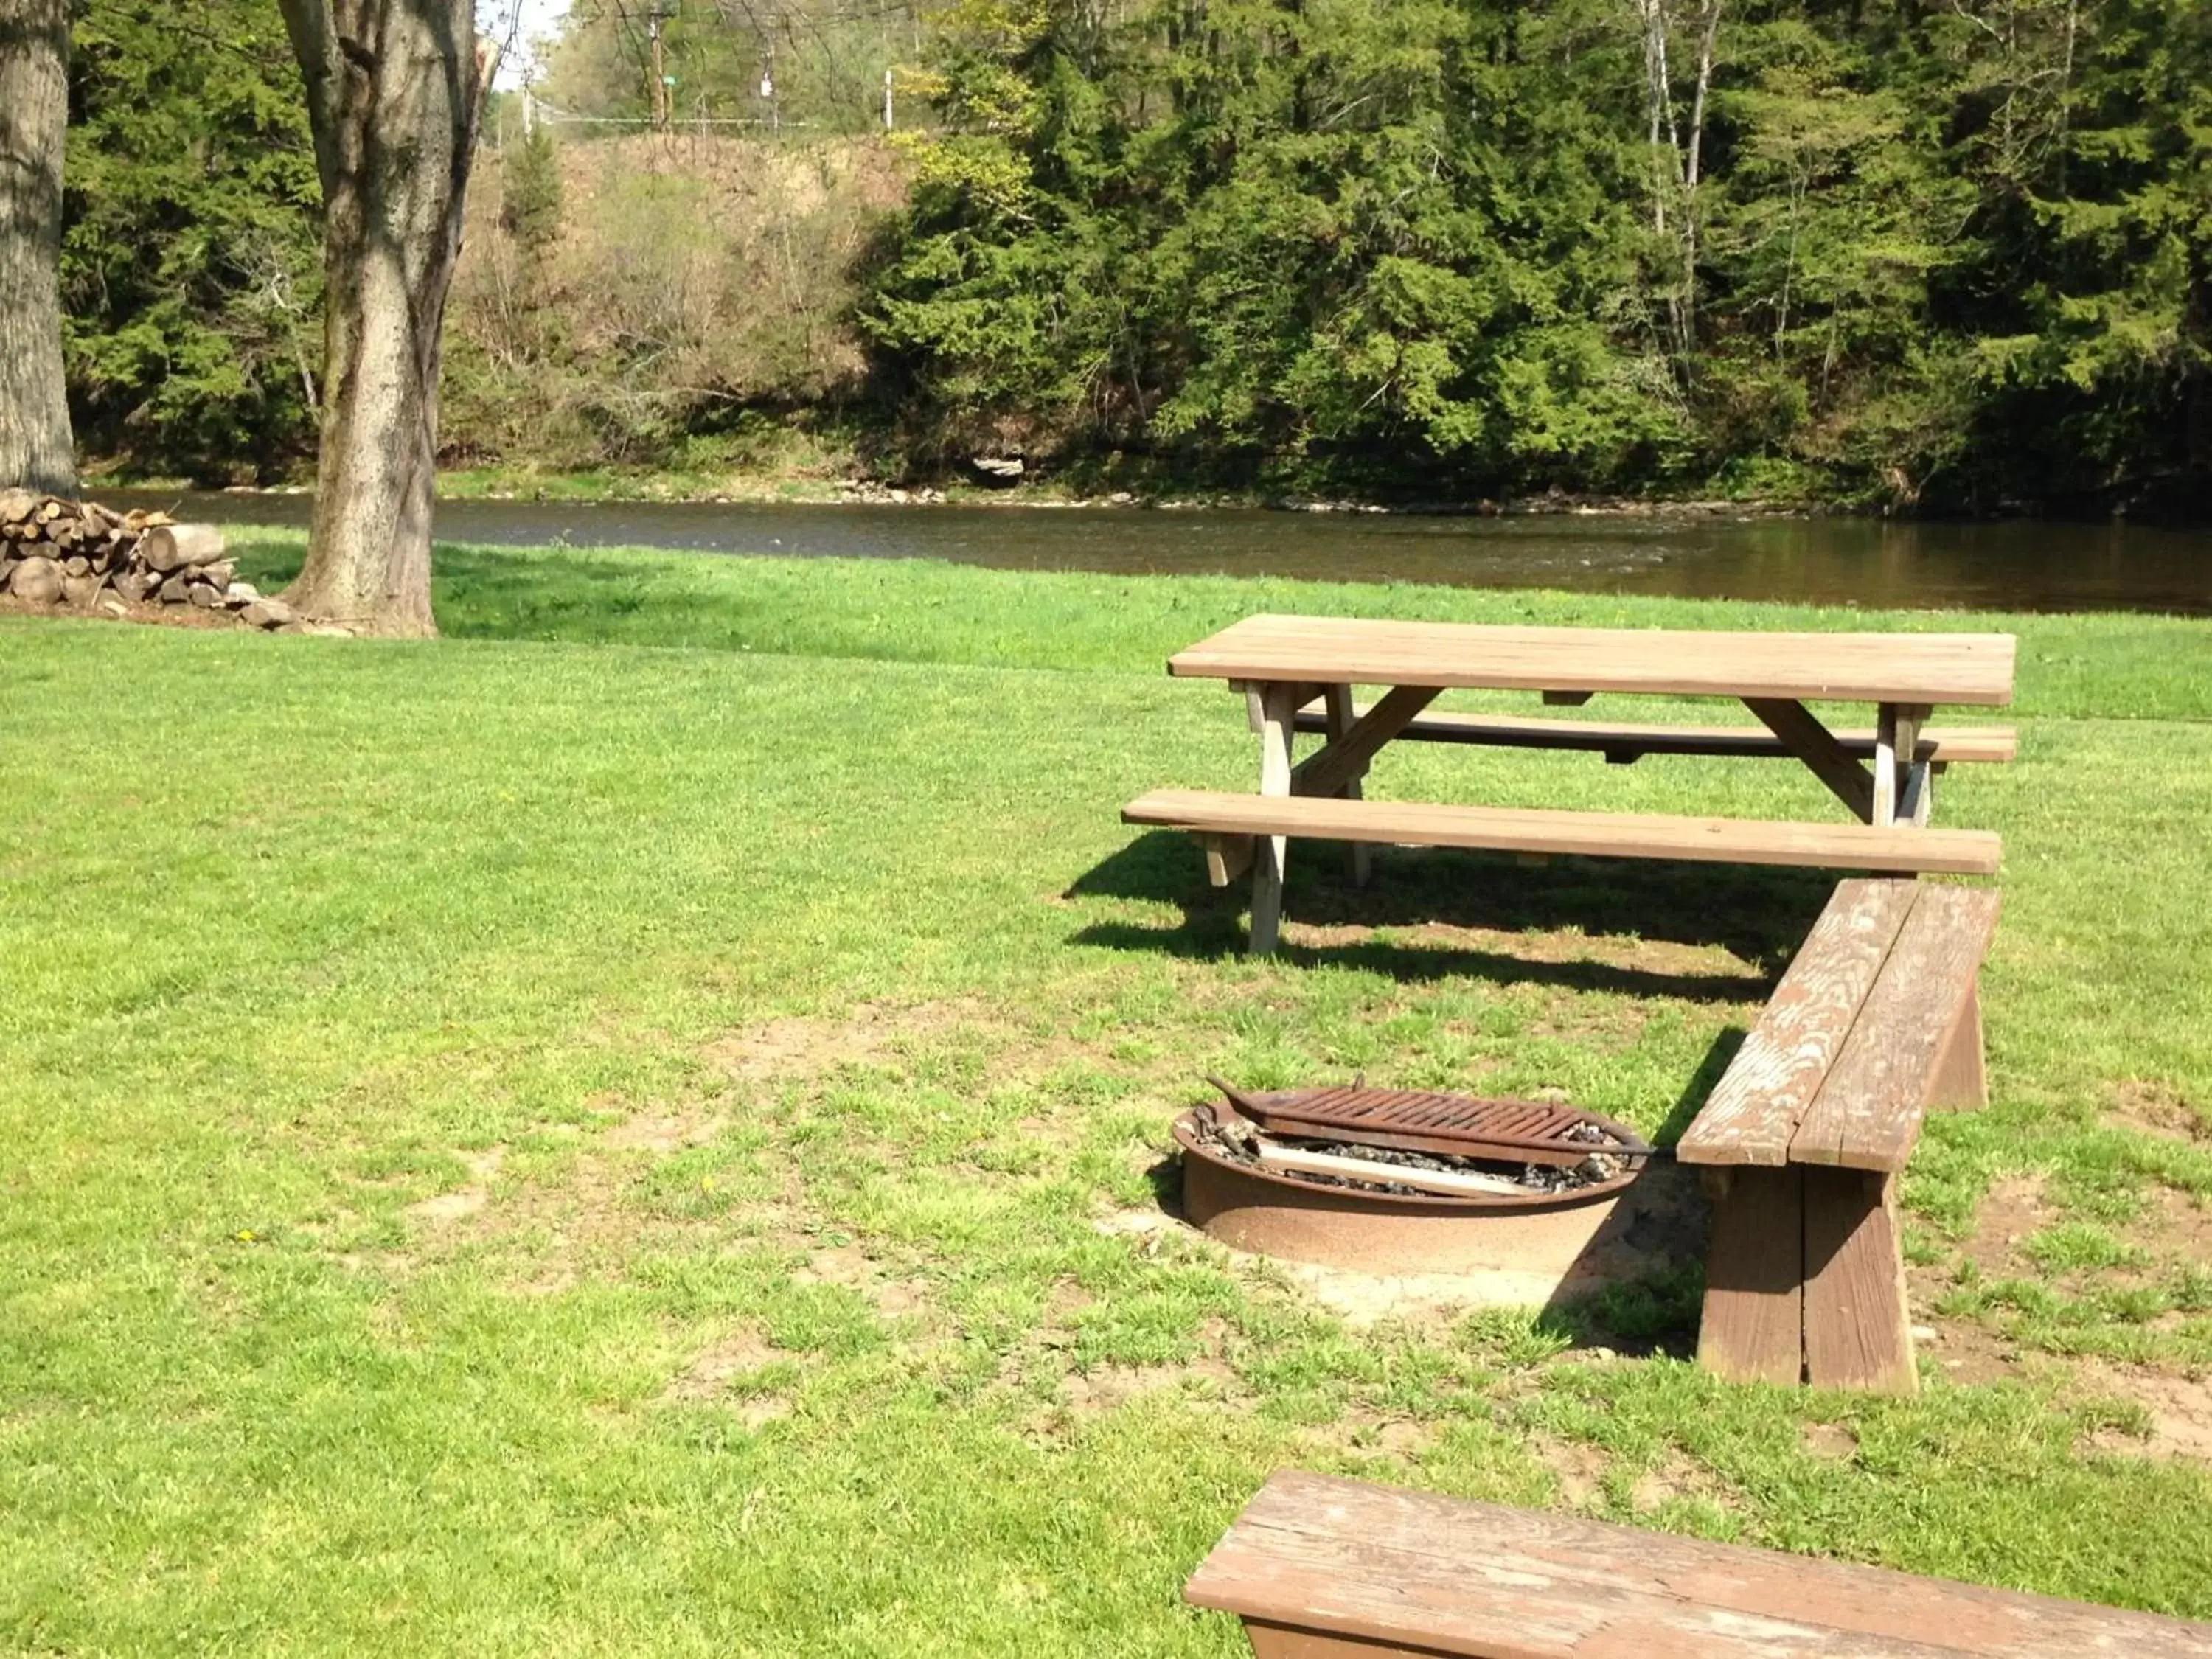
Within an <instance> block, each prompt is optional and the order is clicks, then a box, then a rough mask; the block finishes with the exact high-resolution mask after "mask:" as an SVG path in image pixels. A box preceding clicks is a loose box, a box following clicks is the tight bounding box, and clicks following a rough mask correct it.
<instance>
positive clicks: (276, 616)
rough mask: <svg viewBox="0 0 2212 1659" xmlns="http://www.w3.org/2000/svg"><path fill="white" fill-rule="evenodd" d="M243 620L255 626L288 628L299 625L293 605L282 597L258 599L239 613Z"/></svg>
mask: <svg viewBox="0 0 2212 1659" xmlns="http://www.w3.org/2000/svg"><path fill="white" fill-rule="evenodd" d="M238 615H239V618H240V621H242V622H246V623H251V624H252V626H253V627H255V628H275V629H288V628H296V627H297V626H299V619H298V618H297V617H295V616H294V615H293V614H292V607H291V606H290V605H287V604H285V603H284V601H283V600H282V599H256V600H254V601H253V603H252V604H251V605H247V606H246V609H245V610H243V611H240V612H239V613H238Z"/></svg>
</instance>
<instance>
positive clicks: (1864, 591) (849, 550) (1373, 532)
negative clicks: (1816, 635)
mask: <svg viewBox="0 0 2212 1659" xmlns="http://www.w3.org/2000/svg"><path fill="white" fill-rule="evenodd" d="M103 499H107V500H112V501H116V502H118V504H120V505H126V506H132V505H137V506H161V507H168V508H170V509H171V510H172V511H174V512H176V513H178V514H179V516H180V517H187V518H191V519H196V520H215V521H217V522H221V523H227V524H237V525H248V524H260V525H289V526H304V525H305V524H306V523H307V512H308V498H307V497H306V496H305V495H255V494H244V493H225V494H219V495H182V496H179V495H153V494H149V493H145V492H136V491H120V492H110V493H109V494H107V495H105V496H103ZM437 531H438V536H439V538H440V539H441V540H444V541H453V542H467V543H483V544H501V545H513V546H544V545H547V544H565V545H568V546H571V547H659V548H672V549H679V550H684V551H688V552H695V553H704V554H725V555H732V554H780V555H783V556H790V557H799V558H823V557H846V558H871V559H881V558H936V559H949V560H952V561H955V562H959V563H963V564H978V565H988V566H993V567H996V568H1010V569H1024V570H1098V571H1115V572H1130V573H1139V572H1141V573H1146V574H1195V573H1212V572H1222V573H1227V574H1239V575H1263V574H1264V575H1271V576H1295V577H1309V578H1314V579H1316V580H1327V581H1354V582H1389V581H1396V582H1425V583H1437V584H1443V585H1448V586H1462V587H1549V588H1565V589H1569V590H1571V591H1575V592H1601V593H1668V594H1680V595H1686V596H1692V597H1698V598H1705V599H1755V600H1797V601H1805V602H1809V603H1813V604H1818V605H1865V606H1869V607H1953V606H1958V607H1966V608H1975V609H1987V610H2005V611H2112V610H2125V611H2179V612H2188V613H2191V614H2196V615H2212V532H2204V531H2177V530H2163V529H2154V528H2151V527H2148V526H2137V525H2130V524H2125V523H2119V522H2112V523H2097V524H2072V523H2056V522H2045V521H2034V520H2001V521H1996V522H1984V523H1956V522H1948V521H1927V522H1911V521H1893V520H1875V519H1850V518H1814V519H1745V520H1730V519H1716V518H1706V517H1699V516H1692V515H1680V516H1675V515H1660V516H1654V517H1649V518H1645V517H1629V516H1597V515H1590V516H1583V515H1575V514H1566V515H1559V516H1544V517H1511V518H1473V517H1467V518H1447V517H1425V516H1417V515H1413V514H1397V513H1342V512H1338V513H1279V512H1262V511H1258V510H1245V509H1231V508H1204V509H1194V510H1190V511H1172V510H1160V511H1150V510H1145V509H1141V508H1075V507H999V506H986V507H949V506H908V507H898V506H877V505H851V506H839V505H827V506H781V505H758V504H750V503H748V504H740V505H717V504H710V503H660V502H642V503H640V502H626V501H611V502H605V503H556V502H544V501H447V502H442V503H441V504H440V506H439V508H438V521H437Z"/></svg>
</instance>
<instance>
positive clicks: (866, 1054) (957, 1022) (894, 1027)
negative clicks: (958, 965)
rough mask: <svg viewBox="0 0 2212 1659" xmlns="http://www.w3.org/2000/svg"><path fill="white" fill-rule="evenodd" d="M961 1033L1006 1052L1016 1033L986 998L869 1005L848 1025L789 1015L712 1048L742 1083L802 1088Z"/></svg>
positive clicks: (845, 1019) (710, 1054)
mask: <svg viewBox="0 0 2212 1659" xmlns="http://www.w3.org/2000/svg"><path fill="white" fill-rule="evenodd" d="M956 1032H969V1033H980V1034H983V1035H985V1036H988V1037H989V1038H991V1039H992V1042H993V1046H994V1048H995V1047H1000V1046H1003V1045H1004V1043H1005V1042H1006V1040H1007V1039H1008V1038H1009V1037H1010V1036H1012V1028H1011V1026H1010V1025H1009V1024H1008V1022H1007V1021H1006V1018H1004V1016H1002V1015H1001V1014H1000V1013H999V1012H998V1011H997V1010H995V1009H994V1008H993V1007H992V1006H991V1005H990V1004H989V1003H987V1002H986V1001H985V1000H983V999H982V998H981V997H956V998H952V999H950V1000H944V1001H939V1002H923V1003H913V1004H897V1003H890V1002H863V1003H860V1004H859V1005H857V1006H854V1008H853V1009H852V1010H851V1011H850V1012H848V1013H847V1014H845V1015H843V1016H842V1017H841V1018H827V1017H824V1016H822V1015H818V1014H786V1015H782V1016H780V1017H779V1018H775V1019H769V1020H763V1021H761V1022H760V1023H759V1024H755V1025H750V1026H747V1027H746V1028H744V1030H738V1031H732V1032H731V1033H730V1034H729V1035H727V1036H723V1037H720V1038H719V1039H717V1040H716V1041H714V1042H710V1043H708V1045H707V1048H706V1049H705V1054H706V1058H707V1059H708V1061H709V1062H710V1063H712V1064H713V1065H714V1066H716V1067H717V1068H718V1069H719V1070H720V1071H722V1072H723V1073H726V1074H727V1075H728V1076H730V1077H731V1078H732V1079H736V1080H738V1082H741V1083H785V1082H802V1081H805V1080H806V1079H811V1078H816V1077H820V1076H822V1075H823V1074H825V1073H830V1072H834V1071H836V1070H837V1069H838V1068H839V1067H840V1066H873V1065H880V1064H883V1063H884V1061H886V1060H895V1059H902V1058H905V1057H906V1056H907V1055H908V1054H911V1053H912V1051H913V1050H914V1049H915V1048H917V1047H920V1046H923V1045H926V1044H927V1042H930V1041H932V1040H933V1039H937V1038H940V1037H944V1036H949V1035H951V1034H953V1033H956Z"/></svg>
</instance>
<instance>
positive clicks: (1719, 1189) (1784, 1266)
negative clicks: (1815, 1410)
mask: <svg viewBox="0 0 2212 1659" xmlns="http://www.w3.org/2000/svg"><path fill="white" fill-rule="evenodd" d="M1703 1173H1704V1176H1705V1191H1706V1193H1707V1194H1708V1195H1709V1196H1710V1197H1711V1200H1712V1206H1713V1237H1712V1248H1711V1253H1710V1255H1708V1256H1707V1258H1706V1266H1705V1317H1704V1319H1703V1320H1702V1321H1701V1322H1699V1328H1698V1363H1699V1364H1700V1365H1703V1366H1704V1367H1705V1369H1706V1370H1709V1371H1711V1372H1712V1373H1713V1374H1714V1375H1715V1376H1722V1377H1725V1378H1727V1379H1728V1380H1729V1382H1731V1383H1787V1384H1790V1385H1792V1386H1794V1385H1796V1383H1800V1382H1802V1381H1803V1380H1804V1373H1805V1311H1804V1304H1805V1256H1804V1248H1803V1247H1804V1239H1805V1172H1804V1169H1803V1166H1802V1165H1800V1164H1784V1166H1783V1167H1782V1168H1780V1169H1778V1170H1776V1169H1764V1168H1756V1167H1753V1166H1751V1165H1741V1166H1737V1167H1733V1168H1729V1169H1707V1170H1705V1171H1704V1172H1703Z"/></svg>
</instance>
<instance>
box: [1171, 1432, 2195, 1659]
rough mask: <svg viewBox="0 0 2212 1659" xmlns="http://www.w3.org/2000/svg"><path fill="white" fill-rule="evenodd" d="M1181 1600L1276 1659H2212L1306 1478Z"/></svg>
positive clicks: (1836, 1577)
mask: <svg viewBox="0 0 2212 1659" xmlns="http://www.w3.org/2000/svg"><path fill="white" fill-rule="evenodd" d="M1183 1594H1184V1596H1185V1599H1187V1600H1188V1601H1190V1602H1191V1603H1192V1604H1194V1606H1197V1607H1215V1608H1219V1609H1222V1610H1224V1611H1226V1612H1229V1613H1235V1614H1237V1616H1238V1617H1239V1618H1240V1619H1242V1620H1243V1621H1244V1630H1245V1633H1246V1634H1247V1635H1248V1636H1249V1637H1250V1638H1251V1642H1252V1650H1253V1652H1254V1653H1255V1655H1256V1656H1258V1659H1378V1656H1381V1655H1383V1654H1393V1653H1402V1654H1417V1655H1428V1656H1433V1655H1437V1654H1457V1655H1462V1656H1468V1659H1966V1656H1972V1659H2089V1656H2095V1655H2103V1656H2108V1659H2212V1625H2207V1624H2198V1623H2194V1622H2190V1621H2185V1620H2178V1619H2166V1618H2161V1617H2160V1616H2159V1615H2157V1614H2154V1613H2130V1612H2123V1611H2121V1610H2119V1609H2118V1608H2113V1607H2095V1606H2093V1605H2091V1604H2089V1603H2087V1602H2083V1601H2059V1600H2057V1599H2056V1598H2054V1597H2051V1596H2045V1595H2022V1594H2021V1593H2019V1592H2017V1591H2012V1590H2001V1589H1988V1588H1985V1587H1983V1586H1980V1585H1975V1584H1961V1583H1953V1582H1950V1581H1948V1580H1943V1579H1934V1578H1919V1577H1913V1576H1912V1575H1911V1574H1909V1573H1902V1572H1893V1571H1887V1570H1886V1569H1883V1568H1880V1567H1861V1566H1851V1565H1844V1564H1843V1563H1839V1562H1834V1561H1822V1560H1816V1559H1810V1558H1808V1557H1803V1556H1796V1555H1784V1554H1781V1553H1777V1552H1775V1551H1771V1550H1756V1549H1745V1548H1742V1547H1739V1546H1736V1545H1732V1544H1715V1543H1709V1542H1707V1541H1704V1540H1702V1539H1693V1538H1677V1537H1673V1536H1669V1535H1667V1534H1657V1533H1649V1532H1643V1531H1638V1530H1637V1529H1635V1528H1628V1527H1617V1526H1612V1525H1609V1524H1607V1523H1606V1522H1598V1521H1585V1520H1581V1519H1577V1518H1573V1517H1569V1516H1556V1515H1543V1514H1538V1513H1534V1512H1532V1511H1530V1510H1517V1509H1506V1508H1503V1507H1501V1506H1499V1505H1498V1504H1477V1503H1470V1502H1468V1501H1466V1500H1464V1499H1459V1498H1440V1497H1435V1496H1431V1495H1430V1494H1427V1493H1424V1492H1406V1491H1402V1490H1400V1489H1398V1488H1395V1487H1390V1486H1373V1485H1370V1484H1368V1483H1367V1482H1364V1481H1358V1480H1339V1479H1335V1478H1333V1477H1330V1476H1326V1475H1317V1474H1301V1473H1298V1472H1297V1471H1290V1472H1286V1473H1284V1474H1278V1475H1276V1476H1275V1477H1274V1478H1273V1479H1272V1480H1269V1481H1268V1482H1267V1485H1266V1486H1263V1487H1261V1490H1260V1492H1259V1495H1258V1496H1257V1497H1255V1498H1253V1500H1252V1502H1251V1503H1250V1504H1249V1505H1248V1506H1247V1507H1246V1509H1245V1510H1244V1513H1243V1515H1242V1516H1239V1517H1238V1518H1237V1522H1236V1524H1235V1525H1234V1526H1232V1527H1231V1528H1230V1529H1229V1532H1228V1534H1227V1535H1226V1536H1225V1537H1224V1538H1223V1539H1222V1541H1220V1543H1218V1545H1216V1546H1215V1547H1214V1549H1213V1553H1212V1554H1211V1555H1209V1556H1207V1557H1206V1560H1205V1562H1204V1563H1203V1565H1200V1568H1199V1569H1198V1571H1197V1572H1196V1573H1194V1575H1192V1577H1191V1579H1190V1582H1189V1583H1188V1585H1187V1586H1186V1587H1185V1589H1184V1591H1183Z"/></svg>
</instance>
